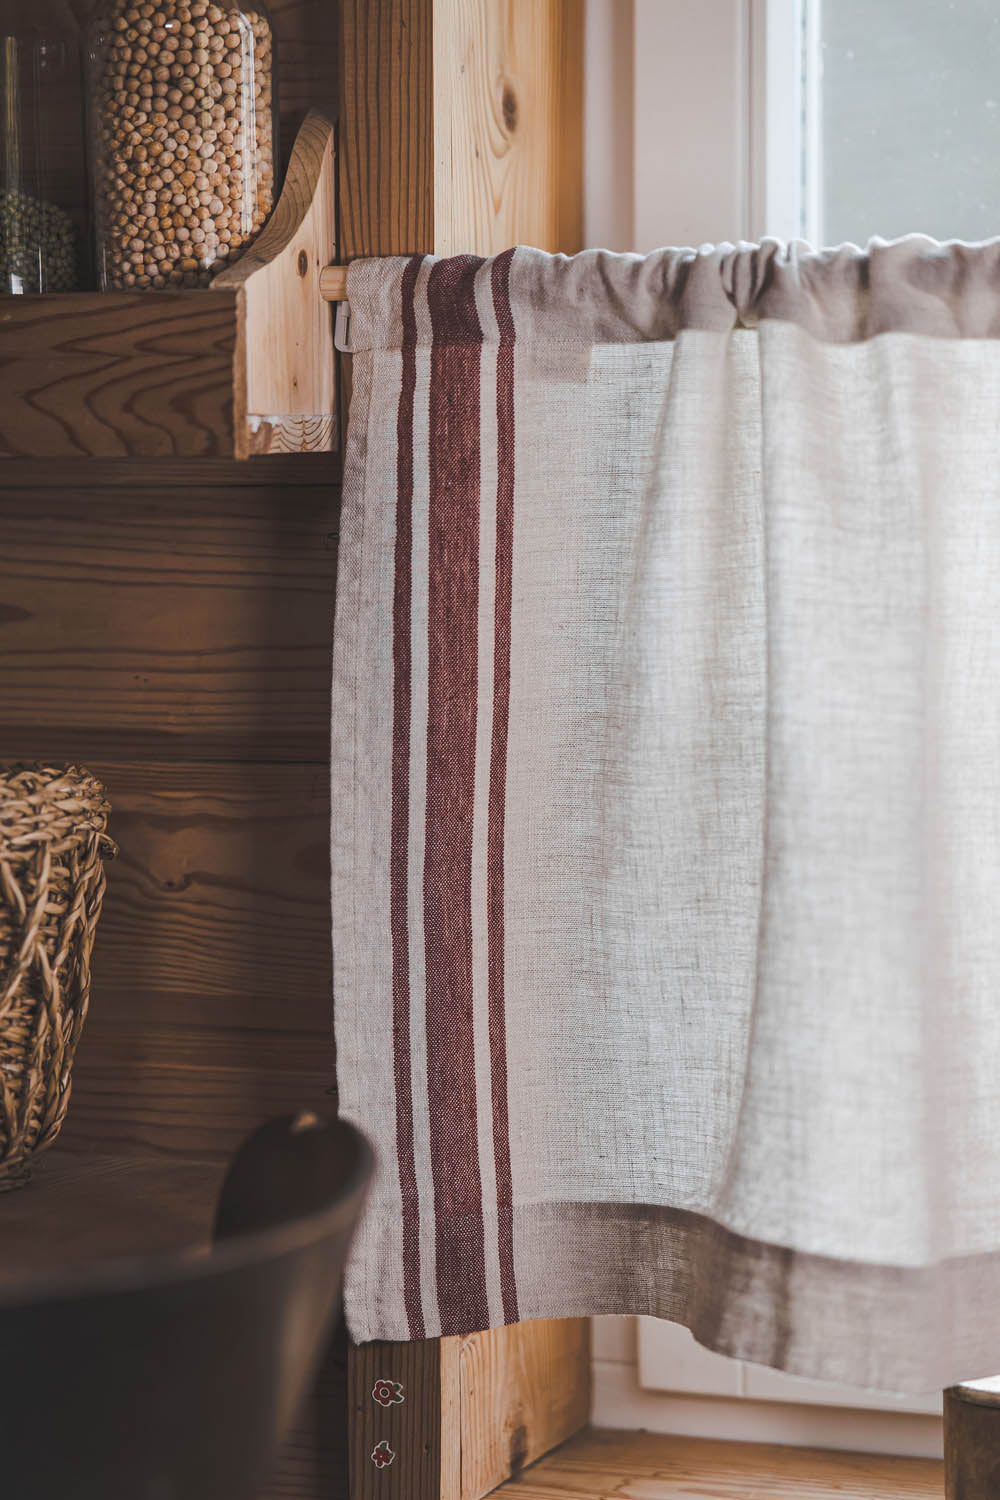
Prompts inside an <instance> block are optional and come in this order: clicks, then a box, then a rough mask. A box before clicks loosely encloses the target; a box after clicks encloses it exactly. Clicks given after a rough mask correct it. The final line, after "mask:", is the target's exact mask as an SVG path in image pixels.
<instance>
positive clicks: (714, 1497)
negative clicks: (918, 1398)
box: [495, 1430, 944, 1500]
mask: <svg viewBox="0 0 1000 1500" xmlns="http://www.w3.org/2000/svg"><path fill="white" fill-rule="evenodd" d="M495 1494H496V1495H497V1497H502V1500H942V1497H943V1495H944V1466H943V1464H940V1463H937V1462H936V1461H934V1460H933V1459H925V1458H876V1457H872V1456H870V1455H868V1454H864V1453H831V1452H826V1451H823V1452H821V1451H819V1450H816V1449H809V1448H778V1447H770V1446H766V1445H764V1444H756V1443H713V1442H710V1441H706V1440H705V1439H704V1438H681V1437H663V1436H660V1435H658V1434H655V1433H648V1432H601V1431H593V1430H591V1431H587V1432H582V1433H580V1434H579V1436H578V1437H575V1438H571V1439H570V1441H569V1442H568V1443H564V1444H563V1446H562V1447H561V1448H557V1449H556V1450H555V1452H554V1453H550V1454H549V1456H548V1457H547V1458H543V1459H541V1460H540V1461H539V1462H538V1463H536V1464H532V1466H531V1468H530V1469H527V1470H526V1471H525V1473H524V1474H523V1475H522V1477H521V1478H520V1479H512V1480H510V1481H509V1483H507V1484H505V1485H502V1486H501V1488H500V1489H499V1490H497V1491H496V1492H495Z"/></svg>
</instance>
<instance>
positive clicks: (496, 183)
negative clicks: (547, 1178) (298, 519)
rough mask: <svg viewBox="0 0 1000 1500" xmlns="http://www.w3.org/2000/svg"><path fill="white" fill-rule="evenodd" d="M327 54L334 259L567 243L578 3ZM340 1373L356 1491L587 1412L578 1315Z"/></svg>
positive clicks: (576, 244) (364, 1352)
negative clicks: (331, 77)
mask: <svg viewBox="0 0 1000 1500" xmlns="http://www.w3.org/2000/svg"><path fill="white" fill-rule="evenodd" d="M340 57H341V64H342V76H341V101H342V103H341V122H340V137H339V183H340V233H339V247H338V256H339V258H340V259H341V260H343V261H349V260H352V259H354V258H355V257H357V256H375V255H410V254H414V253H416V252H422V253H430V254H436V255H454V254H460V253H472V254H477V255H492V254H495V253H497V252H498V251H500V250H504V249H506V248H507V247H508V246H509V245H512V244H516V243H521V244H531V245H537V246H539V247H540V248H542V249H545V250H561V251H565V252H572V251H574V250H578V249H580V248H581V235H582V203H583V173H582V139H583V119H582V107H581V100H582V79H583V0H344V5H343V35H342V41H341V48H340ZM321 288H322V292H323V295H324V296H325V297H327V298H330V299H335V297H336V295H337V294H338V293H339V295H340V296H343V290H344V285H343V271H342V269H341V268H332V267H331V268H328V269H327V270H326V271H325V272H324V274H323V276H322V277H321ZM376 1379H385V1380H389V1381H393V1382H398V1383H399V1384H400V1385H401V1386H402V1387H403V1389H404V1400H403V1401H402V1402H399V1403H394V1404H392V1405H390V1406H387V1407H384V1408H383V1407H381V1406H380V1405H379V1404H378V1402H377V1401H375V1400H373V1397H372V1389H373V1387H374V1383H375V1380H376ZM349 1385H350V1392H351V1396H350V1401H349V1413H350V1423H351V1436H350V1448H351V1456H352V1463H351V1475H352V1479H351V1495H352V1500H375V1497H376V1496H379V1497H387V1500H396V1497H399V1500H404V1497H405V1500H479V1497H480V1496H482V1495H484V1494H487V1493H488V1492H489V1491H490V1490H491V1489H493V1488H495V1486H496V1485H498V1484H500V1483H501V1482H502V1481H503V1480H504V1479H506V1478H508V1477H509V1476H510V1475H511V1474H513V1473H516V1472H518V1470H519V1469H520V1468H521V1467H523V1465H524V1464H526V1463H529V1462H531V1460H532V1459H534V1458H535V1457H537V1456H538V1455H539V1454H541V1453H544V1452H545V1451H546V1450H547V1449H548V1448H550V1447H552V1446H553V1444H555V1443H559V1442H561V1441H563V1440H564V1439H565V1438H566V1437H568V1436H569V1434H570V1433H572V1432H574V1431H576V1430H577V1428H579V1427H580V1425H581V1424H582V1423H583V1422H585V1421H586V1418H587V1412H588V1408H589V1403H590V1358H589V1322H588V1320H586V1319H582V1318H576V1319H568V1320H566V1321H564V1322H557V1323H543V1322H539V1323H528V1324H520V1325H517V1326H515V1327H513V1328H501V1329H496V1330H494V1331H493V1332H489V1333H479V1334H473V1335H470V1336H469V1337H467V1338H463V1339H443V1340H439V1341H433V1340H431V1341H427V1342H425V1343H420V1344H370V1345H364V1346H362V1347H360V1348H358V1349H355V1350H354V1351H352V1354H351V1357H350V1360H349ZM382 1441H384V1442H385V1443H386V1444H387V1446H388V1448H389V1449H391V1450H392V1452H393V1455H394V1456H393V1460H392V1462H391V1463H385V1464H384V1466H383V1467H382V1468H379V1467H377V1465H376V1463H375V1462H373V1460H372V1454H373V1453H374V1452H375V1450H376V1448H377V1446H378V1444H379V1443H380V1442H382Z"/></svg>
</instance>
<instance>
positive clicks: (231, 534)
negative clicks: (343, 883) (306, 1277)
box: [0, 456, 346, 1500]
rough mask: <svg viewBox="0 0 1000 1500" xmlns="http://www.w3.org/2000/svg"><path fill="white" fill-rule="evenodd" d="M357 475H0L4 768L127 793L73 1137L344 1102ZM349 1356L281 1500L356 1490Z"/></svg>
mask: <svg viewBox="0 0 1000 1500" xmlns="http://www.w3.org/2000/svg"><path fill="white" fill-rule="evenodd" d="M338 504H339V490H338V470H337V465H336V463H335V461H333V460H332V459H329V458H325V457H316V456H314V457H308V458H305V459H292V458H283V459H257V460H254V461H253V462H252V463H250V464H246V465H236V464H231V463H225V462H221V461H220V462H193V461H192V462H190V463H176V464H174V465H163V464H159V465H157V464H152V463H150V464H144V465H140V464H136V463H128V462H115V463H102V462H97V461H90V462H84V463H78V464H75V465H69V464H56V463H34V464H30V465H29V464H21V463H16V462H11V463H8V464H6V465H4V466H3V467H2V470H0V536H2V538H3V569H2V572H0V758H2V759H3V760H12V759H20V758H24V759H43V760H54V761H57V762H62V761H74V760H76V761H82V762H84V763H85V764H87V765H89V766H90V767H91V768H92V769H93V770H94V771H95V772H97V774H98V775H100V776H101V778H102V780H103V781H104V782H105V784H106V786H107V788H108V791H109V794H110V798H111V802H112V806H113V813H112V829H113V831H114V835H115V837H116V839H117V840H118V842H119V844H120V846H121V855H120V858H119V859H118V860H117V861H115V862H114V863H113V864H112V865H111V866H110V867H109V871H108V874H109V880H108V893H107V898H106V902H105V909H104V915H103V918H102V922H101V926H100V929H99V931H98V935H97V943H96V948H95V958H94V989H93V998H92V1005H91V1012H90V1017H89V1019H88V1022H87V1026H86V1028H85V1031H84V1035H83V1039H82V1041H81V1045H80V1051H79V1054H78V1057H77V1062H76V1067H75V1069H74V1085H73V1094H72V1098H71V1101H70V1108H69V1114H68V1118H67V1122H66V1126H65V1128H64V1131H63V1134H62V1136H61V1137H60V1140H59V1142H58V1144H57V1148H56V1149H57V1151H58V1152H59V1153H60V1154H64V1153H66V1152H74V1153H83V1154H86V1155H90V1154H92V1153H96V1152H100V1153H113V1154H116V1155H122V1156H137V1157H139V1156H144V1155H152V1156H156V1157H159V1158H169V1157H179V1156H191V1155H197V1156H203V1155H204V1156H210V1157H213V1158H215V1159H221V1158H222V1157H224V1156H226V1155H228V1154H229V1153H230V1152H231V1151H232V1150H233V1149H234V1147H235V1146H236V1145H237V1144H238V1142H239V1140H240V1139H241V1138H242V1136H243V1135H244V1134H245V1133H246V1132H247V1131H248V1130H250V1129H251V1128H252V1127H253V1126H254V1125H256V1124H258V1123H259V1122H260V1121H261V1120H263V1119H265V1118H267V1117H268V1116H271V1115H275V1114H282V1113H286V1112H288V1111H291V1110H295V1109H297V1108H299V1107H300V1106H308V1107H311V1108H315V1109H318V1110H320V1111H322V1110H324V1109H326V1110H329V1109H330V1107H331V1105H332V1104H333V1102H334V1101H333V1100H332V1098H331V1097H330V1091H331V1090H332V1087H333V1077H334V1071H333V1045H332V1037H331V1029H330V1009H331V975H330V951H329V950H330V942H329V911H328V902H329V879H328V826H329V825H328V820H329V797H328V777H327V767H328V735H329V729H328V719H329V671H330V646H331V638H332V637H331V632H332V610H333V589H334V570H335V565H336V532H337V519H338ZM344 1358H345V1356H344V1351H343V1348H342V1347H341V1348H340V1349H339V1350H336V1349H335V1350H332V1351H331V1352H330V1354H329V1355H328V1358H327V1361H326V1364H325V1366H324V1370H323V1372H322V1376H321V1379H320V1382H319V1383H318V1385H317V1387H316V1389H315V1391H314V1393H313V1395H312V1396H311V1397H310V1400H309V1402H308V1404H307V1408H306V1411H305V1412H304V1414H303V1418H302V1423H300V1426H299V1428H298V1430H297V1432H296V1434H295V1436H294V1438H293V1440H292V1442H291V1444H290V1445H289V1448H288V1450H287V1452H286V1455H285V1460H284V1464H283V1468H282V1474H281V1476H280V1478H279V1480H278V1483H277V1486H276V1488H275V1490H274V1492H273V1500H278V1497H282V1500H286V1497H287V1500H291V1497H293V1496H294V1497H298V1500H319V1497H320V1496H323V1497H324V1500H331V1497H335V1496H337V1494H338V1490H339V1491H340V1492H341V1493H343V1488H342V1484H346V1464H345V1462H344V1460H343V1458H342V1456H341V1455H340V1447H341V1445H342V1444H343V1441H344V1431H343V1411H344V1401H345V1395H344Z"/></svg>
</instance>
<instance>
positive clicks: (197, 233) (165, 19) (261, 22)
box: [91, 0, 275, 288]
mask: <svg viewBox="0 0 1000 1500" xmlns="http://www.w3.org/2000/svg"><path fill="white" fill-rule="evenodd" d="M105 3H106V5H107V6H109V7H110V9H109V11H107V12H106V13H105V15H104V17H103V19H101V20H99V21H98V22H97V23H96V24H95V28H94V31H95V36H94V44H93V45H92V49H91V50H92V55H93V59H94V61H93V66H92V76H91V96H92V97H91V104H92V110H93V115H94V123H93V129H92V131H91V138H92V140H93V141H94V143H95V145H94V153H95V164H94V166H95V169H94V181H95V196H96V200H97V201H96V209H97V213H96V218H97V226H98V239H99V254H100V260H101V262H102V280H103V284H104V285H105V286H106V287H132V286H135V287H139V288H145V287H167V286H172V287H176V286H185V287H191V286H205V285H207V283H208V282H209V280H210V279H211V275H212V270H213V268H217V267H218V266H220V265H223V264H227V263H228V262H229V261H231V260H233V259H234V258H236V257H237V256H238V255H239V254H240V252H241V251H242V249H243V248H244V247H245V246H246V245H247V244H249V243H250V241H251V240H252V238H253V236H254V234H256V233H257V232H258V231H259V229H260V226H261V225H262V224H263V223H264V221H265V220H266V218H267V216H268V214H269V212H270V210H271V207H272V204H273V196H274V152H275V138H274V122H273V100H274V94H273V85H272V78H271V57H272V51H273V44H272V37H271V26H270V21H269V20H268V18H267V16H266V14H265V13H264V11H263V10H262V8H260V7H258V6H256V5H255V8H254V9H252V10H245V11H240V10H237V9H236V8H235V4H236V3H238V0H233V3H231V4H230V5H225V4H222V5H219V4H215V3H211V0H161V3H159V4H156V3H152V0H142V3H137V0H105ZM244 70H246V71H244ZM246 111H249V114H250V121H249V122H248V121H247V118H246V113H245V112H246ZM248 123H249V124H250V129H249V130H248V129H247V126H248ZM248 138H249V139H248ZM237 147H239V148H240V149H237ZM244 155H248V162H247V168H246V169H245V168H244ZM248 184H249V186H248ZM248 231H251V232H248Z"/></svg>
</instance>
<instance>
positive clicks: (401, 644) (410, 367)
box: [389, 255, 425, 1339]
mask: <svg viewBox="0 0 1000 1500" xmlns="http://www.w3.org/2000/svg"><path fill="white" fill-rule="evenodd" d="M422 259H423V257H422V256H419V255H416V256H414V257H413V259H412V260H411V261H410V262H409V264H408V265H407V267H406V269H405V270H404V272H403V281H402V304H403V307H402V311H403V340H402V365H403V369H402V385H401V389H400V393H399V410H398V413H397V417H396V557H395V566H396V573H395V584H394V588H393V600H392V813H391V839H390V854H389V927H390V934H391V942H392V1056H393V1069H394V1072H395V1080H396V1154H397V1158H398V1161H399V1186H400V1192H401V1194H402V1205H403V1224H402V1236H403V1302H404V1306H405V1308H406V1318H407V1322H408V1323H409V1328H410V1338H411V1339H422V1338H423V1337H424V1336H425V1334H424V1314H423V1306H422V1302H421V1297H420V1204H419V1199H418V1197H417V1172H416V1165H415V1162H414V1155H413V1082H412V1074H411V1064H410V933H409V922H408V920H407V893H408V888H409V842H410V693H411V687H410V668H411V644H410V606H411V594H412V566H413V405H414V392H415V390H416V384H417V355H416V348H417V318H416V309H415V306H414V293H415V290H416V283H417V272H418V271H419V269H420V262H421V260H422Z"/></svg>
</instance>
